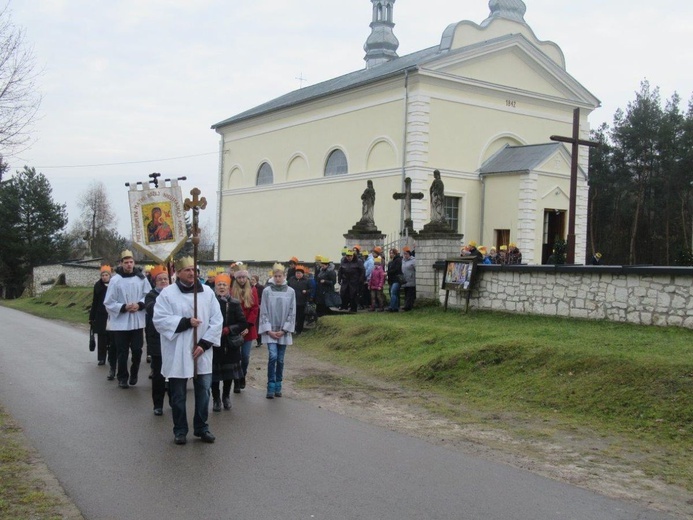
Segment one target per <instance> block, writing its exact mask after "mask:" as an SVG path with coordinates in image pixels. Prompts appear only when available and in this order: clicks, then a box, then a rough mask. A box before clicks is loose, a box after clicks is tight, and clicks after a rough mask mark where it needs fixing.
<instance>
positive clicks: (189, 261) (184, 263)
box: [176, 256, 195, 271]
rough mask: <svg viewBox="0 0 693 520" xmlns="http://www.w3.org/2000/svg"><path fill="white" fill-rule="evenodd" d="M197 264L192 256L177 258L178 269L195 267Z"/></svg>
mask: <svg viewBox="0 0 693 520" xmlns="http://www.w3.org/2000/svg"><path fill="white" fill-rule="evenodd" d="M194 266H195V260H194V259H193V257H192V256H184V257H183V258H179V259H178V260H176V271H182V270H183V269H185V268H187V267H194Z"/></svg>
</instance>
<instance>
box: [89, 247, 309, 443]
mask: <svg viewBox="0 0 693 520" xmlns="http://www.w3.org/2000/svg"><path fill="white" fill-rule="evenodd" d="M120 256H121V258H120V262H119V264H120V265H119V266H118V267H117V268H116V269H115V272H113V271H112V269H111V267H110V266H108V265H104V266H102V267H101V269H100V271H101V272H100V277H99V280H98V281H97V282H96V284H95V285H94V294H93V300H92V306H91V311H90V314H89V322H90V325H91V327H92V330H93V332H94V333H95V335H96V336H97V342H98V349H97V359H98V364H99V365H105V364H106V361H108V366H109V372H108V376H107V379H108V380H114V379H116V378H117V380H118V387H119V388H121V389H127V388H130V387H131V386H134V385H136V384H137V383H138V375H139V369H140V364H141V360H142V354H143V347H144V338H145V336H146V340H147V343H146V344H147V360H148V361H149V363H150V376H149V377H150V379H151V380H152V403H153V408H154V415H157V416H161V415H163V414H164V400H165V396H166V393H168V402H169V405H170V407H171V415H172V418H173V434H174V442H175V443H176V444H186V443H187V434H188V429H189V426H188V419H187V410H186V396H187V384H188V380H190V379H192V382H193V389H194V396H195V397H194V399H195V403H194V404H195V407H194V409H195V412H194V417H193V434H194V435H195V436H196V437H199V438H200V439H201V440H202V441H203V442H207V443H212V442H214V441H215V437H214V435H213V434H212V433H211V432H210V431H209V424H208V417H209V416H208V411H209V404H210V394H211V397H212V399H211V400H212V410H213V411H214V412H221V410H222V407H223V409H225V410H230V409H231V400H230V394H231V390H232V389H233V392H234V393H241V391H242V390H243V389H245V385H246V376H247V371H248V366H249V362H250V353H251V350H252V346H253V344H254V343H255V342H256V341H261V342H262V343H264V344H266V345H267V348H268V352H269V360H268V365H267V394H266V397H267V398H268V399H274V398H277V397H281V396H282V379H283V369H284V357H285V352H286V347H287V346H288V345H291V344H292V337H293V334H294V333H295V332H296V330H297V328H296V317H297V301H298V302H300V301H303V302H307V298H308V296H307V295H308V291H309V288H308V287H307V286H306V285H305V284H302V283H301V280H302V269H303V268H302V267H301V266H294V268H293V270H294V276H293V278H292V280H293V281H294V282H292V283H294V284H295V285H296V286H297V287H298V290H297V291H295V290H294V288H292V287H290V286H289V284H288V283H287V281H286V271H285V268H284V266H283V265H282V264H275V265H274V267H273V268H272V276H271V277H270V278H269V279H268V280H267V283H266V285H264V286H263V285H261V284H260V283H259V277H257V276H254V277H251V276H250V275H249V273H248V271H247V270H246V269H245V268H244V266H243V265H242V264H240V263H238V264H233V265H232V266H231V269H230V272H228V273H227V272H216V273H214V276H213V277H208V280H207V281H206V282H204V281H203V280H201V279H200V277H199V273H198V271H197V270H196V266H195V265H194V262H193V259H192V258H190V257H185V258H182V259H180V260H179V261H177V262H176V265H175V273H171V274H170V273H169V271H168V269H167V268H166V267H164V266H162V265H159V266H152V267H150V268H149V269H147V270H146V271H145V270H143V269H141V268H138V267H136V266H135V261H134V258H133V254H132V252H131V251H129V250H126V251H123V252H122V253H121V255H120ZM171 275H173V277H174V280H173V281H172V280H171V277H172V276H171ZM304 307H305V305H304Z"/></svg>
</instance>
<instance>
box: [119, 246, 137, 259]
mask: <svg viewBox="0 0 693 520" xmlns="http://www.w3.org/2000/svg"><path fill="white" fill-rule="evenodd" d="M124 258H134V257H133V256H132V251H130V250H129V249H125V250H124V251H122V252H121V253H120V259H121V260H123V259H124Z"/></svg>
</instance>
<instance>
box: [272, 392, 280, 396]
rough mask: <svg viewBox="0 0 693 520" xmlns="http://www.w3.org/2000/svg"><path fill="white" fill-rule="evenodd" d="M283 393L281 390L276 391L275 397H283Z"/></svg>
mask: <svg viewBox="0 0 693 520" xmlns="http://www.w3.org/2000/svg"><path fill="white" fill-rule="evenodd" d="M281 396H282V393H281V392H274V397H281Z"/></svg>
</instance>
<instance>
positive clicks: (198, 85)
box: [6, 0, 693, 237]
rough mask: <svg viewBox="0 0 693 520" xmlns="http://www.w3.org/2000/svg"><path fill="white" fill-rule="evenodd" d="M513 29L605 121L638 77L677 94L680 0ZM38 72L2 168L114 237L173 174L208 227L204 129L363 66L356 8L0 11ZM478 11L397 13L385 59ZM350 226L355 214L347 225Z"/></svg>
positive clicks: (365, 3) (596, 3)
mask: <svg viewBox="0 0 693 520" xmlns="http://www.w3.org/2000/svg"><path fill="white" fill-rule="evenodd" d="M525 3H526V4H527V14H526V15H525V20H526V21H527V23H528V24H529V26H530V27H531V28H532V29H533V30H534V32H535V34H536V35H537V37H538V38H539V39H541V40H550V41H553V42H555V43H557V44H558V45H559V46H560V47H561V49H562V50H563V53H564V54H565V57H566V63H567V69H568V72H569V73H570V74H572V75H573V76H574V77H575V78H576V79H577V80H578V81H580V82H581V83H582V84H583V85H584V86H585V87H586V88H587V89H588V90H590V91H591V92H592V93H593V94H594V95H595V96H596V97H597V98H599V99H600V100H601V102H602V108H600V109H598V110H596V111H595V112H594V113H593V114H592V116H591V118H590V122H591V126H592V127H593V128H595V127H597V126H598V125H599V124H600V123H602V122H609V123H610V122H611V121H612V118H613V114H614V112H615V111H616V109H617V108H619V107H622V108H625V107H626V105H627V104H628V102H629V101H632V100H633V99H634V97H635V92H636V91H637V90H639V85H640V82H641V81H642V80H643V79H644V78H647V79H648V80H649V81H650V83H651V84H652V85H653V86H659V87H660V88H661V94H662V98H663V99H667V98H669V97H670V96H671V95H672V93H673V92H674V91H677V92H678V93H679V94H680V95H681V97H682V98H683V101H684V108H685V106H686V105H687V102H688V100H689V99H690V97H691V93H692V92H693V66H691V64H693V56H692V55H693V42H692V41H691V27H693V2H688V1H682V0H678V1H673V0H659V1H656V2H655V1H653V0H608V1H605V0H580V1H568V0H526V1H525ZM10 9H11V11H12V18H13V20H14V22H15V23H16V24H17V25H18V26H21V27H23V28H24V29H25V30H26V40H27V42H28V43H30V44H31V45H32V46H33V48H34V54H35V56H36V60H37V62H38V65H39V67H40V68H41V69H42V70H43V72H42V75H41V77H40V78H39V81H38V86H39V88H40V90H41V92H42V94H43V103H42V105H41V109H40V119H39V120H38V121H37V123H36V124H35V126H34V128H33V132H32V141H33V144H32V146H31V147H30V148H29V149H27V150H24V151H21V152H19V153H17V154H16V155H15V156H10V157H7V158H6V159H7V160H8V162H9V164H10V169H11V171H12V172H13V171H14V170H17V169H21V168H22V167H23V166H24V165H25V164H27V165H29V166H35V167H36V168H37V169H38V170H39V171H41V172H43V173H44V174H45V175H46V176H47V177H48V179H49V180H50V182H51V185H52V186H53V196H54V199H55V200H56V201H57V202H61V203H62V202H65V203H67V208H68V212H69V216H70V219H71V220H74V219H75V218H76V217H77V216H78V214H79V210H78V206H77V201H78V197H79V195H80V194H81V193H83V192H84V191H85V190H86V189H87V187H88V186H89V183H90V181H91V180H92V179H99V180H102V181H103V182H104V183H105V185H106V186H107V188H108V190H109V193H110V197H111V202H112V203H113V206H114V208H115V209H116V211H117V212H118V214H119V219H118V230H119V231H120V233H121V234H123V235H125V236H128V237H129V236H130V221H129V214H128V207H127V189H126V188H125V186H124V183H125V182H127V181H138V180H145V179H146V178H147V175H149V174H150V173H151V172H155V171H156V172H161V173H162V174H163V175H164V176H165V177H177V176H181V175H185V176H187V177H188V180H187V181H186V182H184V183H183V195H184V197H185V196H187V195H188V194H189V191H190V189H191V188H192V187H193V186H197V187H199V188H200V189H201V190H202V192H203V195H205V196H206V197H207V200H208V201H209V203H210V206H209V207H208V209H207V210H206V211H205V212H203V217H202V223H203V224H206V225H207V226H212V225H214V222H215V214H216V200H217V194H216V187H217V172H218V148H219V139H218V136H217V134H216V133H215V132H214V131H212V130H210V125H212V124H214V123H217V122H219V121H221V120H223V119H226V118H228V117H230V116H232V115H235V114H237V113H239V112H242V111H244V110H246V109H249V108H252V107H254V106H256V105H259V104H261V103H263V102H265V101H268V100H270V99H273V98H275V97H277V96H280V95H283V94H285V93H287V92H289V91H291V90H295V89H296V88H299V86H300V81H299V79H297V78H299V77H303V78H305V79H306V81H305V82H304V83H303V85H304V86H305V85H309V84H314V83H318V82H320V81H324V80H326V79H330V78H333V77H336V76H340V75H343V74H346V73H349V72H352V71H355V70H359V69H361V68H363V67H364V61H363V55H364V51H363V44H364V42H365V41H366V38H367V37H368V35H369V34H370V28H369V23H370V21H371V2H370V1H369V0H260V1H257V0H13V1H12V2H11V4H10ZM488 14H489V8H488V1H487V0H398V1H397V3H396V4H395V10H394V21H395V24H396V25H395V29H394V31H395V35H396V36H397V38H398V39H399V41H400V47H399V49H398V53H399V55H400V56H403V55H405V54H409V53H411V52H414V51H417V50H420V49H424V48H427V47H430V46H433V45H438V44H439V43H440V37H441V35H442V33H443V30H444V29H445V28H446V26H447V25H449V24H450V23H454V22H458V21H461V20H471V21H473V22H476V23H480V22H481V21H482V20H483V19H484V18H486V17H487V16H488ZM356 217H358V215H355V218H356Z"/></svg>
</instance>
